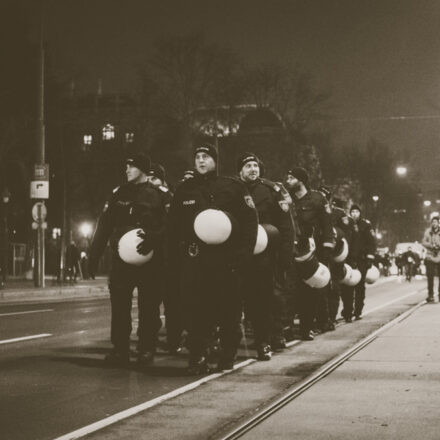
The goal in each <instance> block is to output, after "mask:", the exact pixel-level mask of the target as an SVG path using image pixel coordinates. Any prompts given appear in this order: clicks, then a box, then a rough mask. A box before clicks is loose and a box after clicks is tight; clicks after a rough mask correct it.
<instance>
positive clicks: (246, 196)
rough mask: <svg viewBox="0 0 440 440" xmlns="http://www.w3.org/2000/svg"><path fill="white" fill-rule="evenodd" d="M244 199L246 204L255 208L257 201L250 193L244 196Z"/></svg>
mask: <svg viewBox="0 0 440 440" xmlns="http://www.w3.org/2000/svg"><path fill="white" fill-rule="evenodd" d="M244 201H245V202H246V205H248V206H249V208H252V209H255V203H254V201H253V199H252V197H251V196H250V195H249V194H246V195H245V196H244Z"/></svg>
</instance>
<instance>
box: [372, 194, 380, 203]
mask: <svg viewBox="0 0 440 440" xmlns="http://www.w3.org/2000/svg"><path fill="white" fill-rule="evenodd" d="M371 198H372V199H373V202H378V201H379V196H376V195H374V196H372V197H371Z"/></svg>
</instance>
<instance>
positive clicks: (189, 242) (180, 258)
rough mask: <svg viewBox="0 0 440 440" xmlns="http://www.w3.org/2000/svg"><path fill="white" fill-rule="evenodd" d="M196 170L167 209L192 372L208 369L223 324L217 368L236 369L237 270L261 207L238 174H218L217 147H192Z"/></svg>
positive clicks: (252, 241) (251, 240)
mask: <svg viewBox="0 0 440 440" xmlns="http://www.w3.org/2000/svg"><path fill="white" fill-rule="evenodd" d="M194 160H195V175H194V177H192V178H190V179H188V180H186V181H184V182H183V183H181V185H180V186H179V187H178V188H177V189H176V193H175V195H174V199H173V201H172V203H171V208H170V213H169V237H168V238H169V256H170V259H173V260H174V264H176V265H180V269H179V273H180V274H181V289H182V300H183V303H184V311H185V315H186V323H185V324H184V326H185V328H186V329H187V331H188V349H189V352H190V358H189V366H188V372H189V373H190V374H199V373H203V372H206V371H208V362H207V355H208V345H209V339H210V333H211V331H212V329H213V328H214V327H215V326H217V325H218V326H219V327H220V342H221V348H222V350H221V354H220V359H219V363H218V369H220V370H221V369H230V368H233V362H234V359H235V356H236V352H237V349H238V345H239V342H240V339H241V329H240V319H241V301H240V296H239V294H238V271H239V270H241V269H242V268H243V267H244V266H245V265H246V264H247V263H248V261H249V259H250V258H251V257H252V255H253V250H254V247H255V242H256V236H257V226H258V220H257V212H256V210H255V206H254V203H253V201H252V197H251V196H250V195H249V193H248V192H247V190H246V187H245V185H244V184H243V183H242V182H240V181H239V180H238V179H234V178H229V177H223V176H218V175H217V150H216V149H215V147H214V146H212V145H209V144H203V145H201V146H199V147H197V148H196V149H195V150H194Z"/></svg>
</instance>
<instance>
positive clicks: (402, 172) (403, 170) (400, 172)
mask: <svg viewBox="0 0 440 440" xmlns="http://www.w3.org/2000/svg"><path fill="white" fill-rule="evenodd" d="M407 172H408V169H407V168H406V167H405V166H403V165H400V166H398V167H397V168H396V173H397V175H398V176H401V177H404V176H406V173H407Z"/></svg>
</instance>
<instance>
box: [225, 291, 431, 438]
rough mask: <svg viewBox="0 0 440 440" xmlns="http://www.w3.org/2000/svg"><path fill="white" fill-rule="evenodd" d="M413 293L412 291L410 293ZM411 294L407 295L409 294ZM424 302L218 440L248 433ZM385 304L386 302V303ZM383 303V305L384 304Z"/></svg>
mask: <svg viewBox="0 0 440 440" xmlns="http://www.w3.org/2000/svg"><path fill="white" fill-rule="evenodd" d="M412 294H413V293H412ZM410 295H411V294H409V295H407V296H410ZM424 304H426V300H424V301H421V302H419V303H418V304H416V305H415V306H413V307H411V308H410V309H408V310H407V311H405V312H403V313H402V314H401V315H399V316H397V317H396V318H394V319H393V320H392V321H389V322H388V323H386V324H384V325H383V326H382V327H380V328H378V329H377V330H375V331H373V332H372V333H371V334H370V335H368V336H366V337H365V338H363V339H362V340H361V341H359V342H357V343H356V344H355V345H353V346H352V347H350V348H349V349H348V350H346V351H345V352H343V353H342V354H340V355H339V356H336V357H335V358H334V359H332V360H330V361H329V362H327V363H326V364H324V365H322V366H321V367H320V368H318V370H316V371H315V372H314V373H312V374H311V375H310V376H308V377H307V378H305V379H304V380H302V381H301V382H299V383H298V384H296V385H295V386H294V387H293V388H291V389H290V390H289V391H288V392H287V393H285V394H283V395H282V396H280V397H279V398H277V399H276V400H275V401H274V402H271V403H270V404H269V405H267V406H266V407H264V408H262V409H261V410H260V411H259V412H258V413H257V414H254V415H253V416H252V417H250V418H248V419H247V420H245V421H243V422H242V423H240V424H239V425H238V426H236V427H235V428H234V429H232V430H231V431H229V432H228V433H226V434H224V435H222V436H221V437H219V438H218V440H236V439H239V438H241V437H243V436H244V435H245V434H247V433H249V432H250V431H252V429H254V428H255V427H257V426H258V425H259V424H261V423H262V422H263V421H265V420H266V419H268V418H269V417H271V416H272V415H273V414H275V413H276V412H278V411H279V410H281V409H282V408H284V407H285V406H286V405H287V404H289V403H290V402H291V401H293V400H294V399H296V398H297V397H299V396H300V395H301V394H303V393H304V392H306V391H307V390H308V389H309V388H311V387H313V386H314V385H315V384H317V383H318V382H319V381H320V380H322V379H323V378H325V377H326V376H328V375H329V374H330V373H332V372H333V371H334V370H336V369H337V368H338V367H339V366H341V365H342V364H343V363H344V362H346V361H347V360H349V359H350V358H351V357H353V356H354V355H355V354H356V353H358V352H359V351H361V350H363V349H364V348H365V347H366V346H367V345H369V344H371V343H372V342H373V341H374V340H376V338H377V337H378V336H379V335H380V334H381V333H383V332H385V331H386V330H388V329H389V328H390V327H393V326H394V325H396V324H398V323H400V322H401V321H403V320H404V319H406V318H407V317H408V316H410V315H411V314H412V313H414V312H415V311H416V310H417V309H418V308H419V307H421V306H422V305H424ZM386 305H387V304H386ZM386 305H384V307H385V306H386ZM373 311H375V310H371V311H370V312H369V313H372V312H373Z"/></svg>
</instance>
